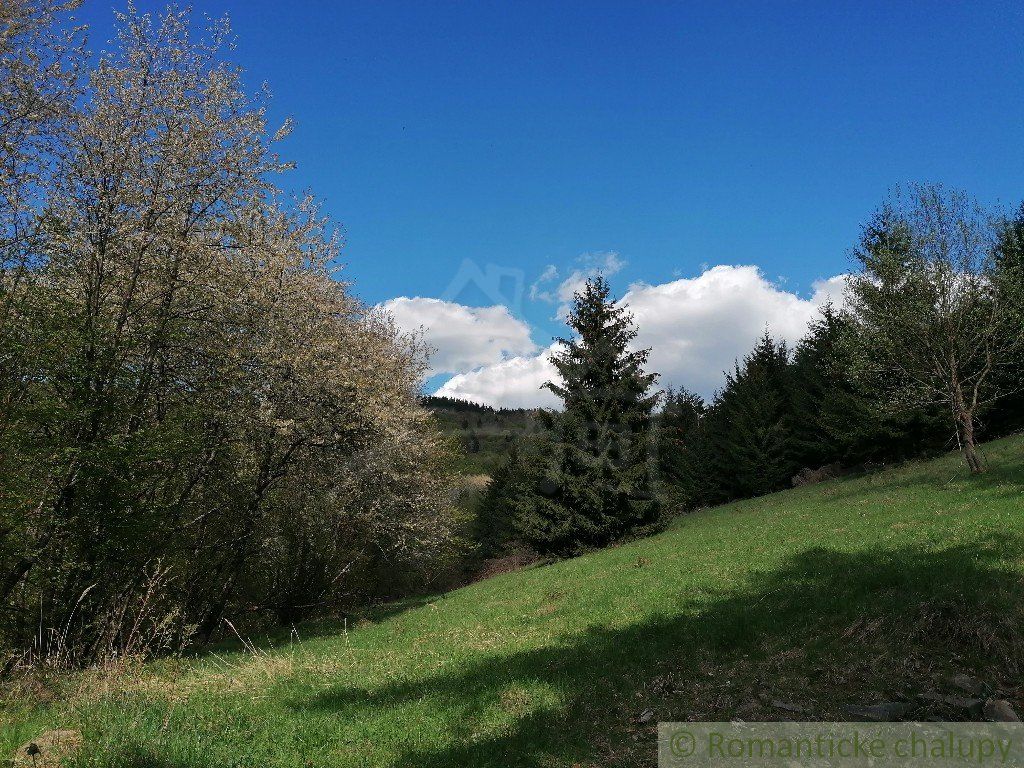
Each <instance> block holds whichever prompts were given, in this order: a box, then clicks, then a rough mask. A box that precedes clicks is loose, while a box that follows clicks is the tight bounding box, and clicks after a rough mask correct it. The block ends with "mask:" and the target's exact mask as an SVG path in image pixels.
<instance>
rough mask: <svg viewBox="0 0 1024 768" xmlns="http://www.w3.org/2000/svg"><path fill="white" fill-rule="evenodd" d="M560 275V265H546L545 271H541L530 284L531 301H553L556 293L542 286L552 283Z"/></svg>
mask: <svg viewBox="0 0 1024 768" xmlns="http://www.w3.org/2000/svg"><path fill="white" fill-rule="evenodd" d="M557 277H558V267H556V266H555V265H554V264H548V265H547V266H546V267H544V271H543V272H541V273H540V277H538V278H537V279H536V280H534V281H533V284H532V285H530V300H531V301H548V302H553V301H554V300H555V295H554V294H553V293H552V292H551V291H550V290H548V289H546V288H542V286H543V285H545V284H546V283H550V282H551V281H552V280H555V279H556V278H557Z"/></svg>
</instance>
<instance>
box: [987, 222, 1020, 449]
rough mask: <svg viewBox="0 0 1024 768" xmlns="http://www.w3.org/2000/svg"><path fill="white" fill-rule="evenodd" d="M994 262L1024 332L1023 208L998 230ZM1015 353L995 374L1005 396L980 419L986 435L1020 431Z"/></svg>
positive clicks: (1016, 356) (1017, 360)
mask: <svg viewBox="0 0 1024 768" xmlns="http://www.w3.org/2000/svg"><path fill="white" fill-rule="evenodd" d="M996 260H997V274H998V276H999V280H1000V282H1002V283H1003V284H1004V286H1005V289H1004V290H1005V294H1006V295H1009V296H1012V297H1013V298H1014V301H1015V305H1016V307H1017V310H1018V312H1017V314H1018V319H1017V322H1016V323H1015V329H1016V333H1018V334H1020V333H1024V312H1022V311H1021V308H1022V307H1024V205H1021V207H1020V208H1019V209H1017V213H1016V214H1015V215H1014V216H1013V217H1012V218H1010V219H1007V220H1006V221H1004V222H1003V223H1002V225H1001V226H1000V227H999V242H998V245H997V248H996ZM1010 328H1011V331H1010V332H1011V333H1012V332H1014V330H1012V329H1013V328H1014V326H1013V325H1011V326H1010ZM1007 346H1010V345H1007ZM1015 352H1016V353H1015V354H1014V355H1013V356H1012V357H1011V358H1010V359H1008V360H1007V361H1006V364H1005V365H1004V366H1002V368H1001V369H1000V370H999V371H998V373H997V376H998V378H999V382H1000V385H1001V386H1000V388H1001V390H1002V391H1003V392H1005V393H1006V394H1005V395H1003V397H1001V398H999V399H998V400H996V401H995V402H994V403H993V404H992V406H991V408H990V409H989V410H988V411H987V412H986V413H985V414H983V416H982V422H983V426H984V428H985V433H986V434H987V435H990V436H997V435H1006V434H1009V433H1011V432H1016V431H1018V430H1021V429H1024V349H1021V348H1018V349H1016V351H1015Z"/></svg>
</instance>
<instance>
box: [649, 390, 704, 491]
mask: <svg viewBox="0 0 1024 768" xmlns="http://www.w3.org/2000/svg"><path fill="white" fill-rule="evenodd" d="M707 413H708V407H707V405H706V404H705V403H704V400H703V399H702V398H701V397H700V395H697V394H694V393H693V392H690V391H688V390H686V389H678V390H671V389H670V390H668V391H667V392H666V393H665V407H664V409H663V410H662V412H661V415H660V417H659V419H658V422H659V424H658V469H659V470H660V484H661V486H662V489H663V491H662V495H663V496H664V498H666V499H667V501H668V503H669V504H671V505H672V507H674V508H675V509H678V510H690V509H696V508H697V507H700V506H702V505H703V504H705V503H707V500H708V493H707V490H708V475H709V470H710V466H709V461H708V450H709V447H708V435H707V429H706V426H707V424H706V416H707Z"/></svg>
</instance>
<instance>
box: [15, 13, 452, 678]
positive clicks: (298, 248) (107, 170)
mask: <svg viewBox="0 0 1024 768" xmlns="http://www.w3.org/2000/svg"><path fill="white" fill-rule="evenodd" d="M72 5H73V4H72ZM67 6H68V4H67V3H63V2H60V3H58V2H55V1H53V0H32V1H31V2H30V1H28V0H26V2H18V3H14V4H13V5H11V4H4V11H3V14H4V15H3V19H2V23H3V29H2V33H0V149H2V154H3V157H2V160H3V161H2V162H0V189H2V192H3V194H2V195H0V217H2V222H3V226H2V229H0V233H2V234H0V238H2V239H0V259H2V261H0V266H2V271H0V606H2V608H0V650H3V651H6V652H7V655H6V656H4V657H0V666H2V665H4V664H7V665H8V666H9V665H11V664H14V663H19V662H21V661H25V660H26V659H29V658H31V659H36V660H40V659H41V660H48V661H52V662H60V663H74V664H81V663H89V662H91V661H94V660H97V659H101V658H108V657H110V656H113V655H118V654H124V653H145V652H152V651H159V650H162V649H170V648H176V647H179V646H180V644H181V643H182V642H184V641H186V640H187V639H189V638H194V637H199V638H209V637H211V636H213V635H214V634H215V633H217V632H219V631H221V630H223V629H224V625H223V623H222V619H224V618H226V617H233V619H234V622H236V623H237V622H238V621H239V617H243V618H244V617H264V618H265V619H269V620H273V621H277V622H280V623H285V624H287V623H288V622H291V621H296V620H298V619H300V618H302V617H303V616H305V615H308V614H309V613H311V612H317V611H323V610H327V609H329V608H330V607H331V606H336V605H339V604H344V603H346V602H350V601H353V600H361V599H367V598H369V597H373V596H388V595H391V594H394V593H396V592H401V591H402V590H406V589H409V588H411V585H413V584H417V583H419V584H421V583H423V582H426V581H429V579H430V578H432V574H435V573H436V569H438V568H440V567H442V564H443V563H444V561H445V557H446V554H447V553H448V551H449V545H450V544H451V542H452V541H453V540H454V538H455V535H454V525H455V524H454V520H455V514H456V512H455V510H454V508H453V505H452V492H451V470H450V458H451V457H450V451H449V449H448V447H447V444H446V442H445V441H444V440H443V439H442V437H441V436H440V435H439V433H438V431H437V429H436V427H435V425H433V424H432V422H431V420H430V417H429V414H427V413H426V412H425V411H424V410H423V409H422V408H421V407H420V405H419V401H418V398H419V387H420V382H421V380H422V376H423V373H424V370H425V368H424V366H425V350H424V349H423V347H422V345H421V344H420V343H419V341H418V340H417V339H415V338H412V337H409V336H407V335H404V334H402V333H400V332H399V331H398V330H397V329H396V328H395V327H394V325H393V324H392V322H391V321H390V319H389V318H388V317H386V316H382V315H380V314H378V313H375V312H374V311H371V310H370V309H368V308H367V307H365V306H363V305H362V304H360V302H359V301H357V300H356V299H355V298H354V297H353V296H352V294H351V293H350V290H349V288H348V286H347V285H346V284H345V283H344V282H343V281H341V280H339V279H338V276H337V275H336V274H335V273H334V271H333V268H332V266H331V265H332V263H333V262H334V261H335V259H336V257H337V255H338V247H339V242H338V240H337V238H336V237H335V236H334V235H333V234H332V230H331V228H330V226H329V223H328V222H327V221H326V220H324V219H323V218H322V217H321V216H320V214H319V213H318V211H317V205H316V203H315V202H314V201H313V200H312V199H310V198H299V199H292V198H290V197H289V196H287V195H286V194H284V193H283V192H282V191H281V189H280V188H279V187H277V186H276V185H275V182H274V179H275V177H276V176H277V175H278V174H279V173H280V172H282V171H285V170H287V164H286V163H285V162H284V161H282V160H281V159H280V158H279V157H278V155H277V154H276V152H275V150H274V148H273V147H274V145H275V143H276V142H277V141H278V140H280V139H282V138H283V137H284V136H285V135H286V134H287V133H288V130H289V126H287V125H285V126H283V127H282V128H281V129H280V130H277V131H276V132H274V131H273V130H269V128H268V125H267V118H266V109H265V105H264V103H263V100H262V99H253V98H250V97H249V96H247V95H246V94H245V93H244V92H243V90H242V87H241V84H240V73H239V71H238V70H237V69H236V68H234V67H232V66H230V65H229V64H227V63H225V61H224V60H223V57H222V49H223V48H224V46H225V45H227V44H228V42H229V40H230V37H229V32H228V30H227V28H226V26H225V25H223V24H214V25H213V26H212V28H211V29H210V30H209V32H208V33H207V35H206V36H205V37H202V38H200V37H197V36H195V34H194V30H193V29H190V19H189V16H188V13H187V12H184V11H178V10H173V9H172V10H169V11H168V12H167V13H166V14H165V15H163V16H162V17H157V18H151V17H149V16H147V15H142V14H139V13H136V12H135V11H129V12H128V13H127V14H124V15H120V16H119V19H118V23H119V37H118V39H117V41H116V43H115V45H114V46H113V48H112V51H111V52H110V53H106V54H103V55H102V56H100V57H98V58H96V59H93V58H91V57H89V56H88V55H86V53H85V49H84V44H83V40H82V36H81V32H80V31H79V30H77V29H74V28H71V27H70V26H69V25H68V24H67V23H64V24H61V23H60V21H61V19H59V18H57V17H58V16H59V15H61V14H63V13H64V12H65V11H66V10H67Z"/></svg>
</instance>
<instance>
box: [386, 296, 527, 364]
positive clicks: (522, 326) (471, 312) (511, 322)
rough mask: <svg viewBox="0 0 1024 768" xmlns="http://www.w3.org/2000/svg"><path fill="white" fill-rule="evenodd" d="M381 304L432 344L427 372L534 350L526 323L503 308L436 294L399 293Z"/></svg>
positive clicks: (407, 328) (404, 326) (403, 325)
mask: <svg viewBox="0 0 1024 768" xmlns="http://www.w3.org/2000/svg"><path fill="white" fill-rule="evenodd" d="M380 308H381V309H383V310H385V311H387V312H389V313H390V314H391V315H392V317H394V318H395V323H396V324H397V325H398V327H399V328H401V329H403V330H405V331H408V332H416V331H419V330H421V329H422V331H423V334H424V337H425V338H426V341H427V343H429V344H430V345H431V346H432V347H433V348H434V353H433V354H432V355H431V357H430V374H429V375H431V376H433V375H436V374H438V373H464V372H466V371H471V370H473V369H474V368H479V367H480V366H485V365H494V364H496V363H500V362H501V361H502V360H504V359H506V358H508V357H512V356H515V355H531V354H533V353H535V352H536V351H537V345H536V344H534V343H533V341H532V340H531V339H530V327H529V326H528V325H527V324H526V323H524V322H523V321H522V320H518V319H516V318H515V317H513V316H512V313H511V312H509V310H508V307H503V306H500V305H496V306H493V307H467V306H464V305H462V304H456V303H455V302H451V301H442V300H440V299H427V298H421V297H413V298H409V297H406V296H400V297H398V298H396V299H390V300H388V301H385V302H384V303H383V304H381V305H380Z"/></svg>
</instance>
